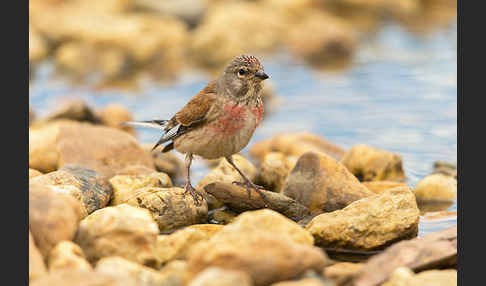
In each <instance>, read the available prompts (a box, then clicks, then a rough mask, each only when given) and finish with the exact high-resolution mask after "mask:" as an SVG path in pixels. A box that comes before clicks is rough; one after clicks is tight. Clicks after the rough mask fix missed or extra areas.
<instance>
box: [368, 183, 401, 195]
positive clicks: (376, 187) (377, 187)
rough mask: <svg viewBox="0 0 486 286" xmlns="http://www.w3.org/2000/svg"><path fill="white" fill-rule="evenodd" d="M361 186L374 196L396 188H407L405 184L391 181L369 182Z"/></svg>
mask: <svg viewBox="0 0 486 286" xmlns="http://www.w3.org/2000/svg"><path fill="white" fill-rule="evenodd" d="M363 185H364V186H365V187H367V188H368V190H370V191H372V192H373V193H375V194H381V193H383V192H384V191H386V190H389V189H393V188H397V187H405V188H407V187H408V185H407V184H405V183H399V182H393V181H369V182H363Z"/></svg>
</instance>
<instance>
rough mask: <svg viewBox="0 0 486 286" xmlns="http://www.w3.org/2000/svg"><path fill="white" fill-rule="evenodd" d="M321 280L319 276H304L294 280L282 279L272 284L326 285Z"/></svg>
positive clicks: (285, 285)
mask: <svg viewBox="0 0 486 286" xmlns="http://www.w3.org/2000/svg"><path fill="white" fill-rule="evenodd" d="M326 285H327V284H324V282H322V281H321V280H319V279H317V278H304V279H300V280H294V281H282V282H278V283H274V284H272V285H270V286H326Z"/></svg>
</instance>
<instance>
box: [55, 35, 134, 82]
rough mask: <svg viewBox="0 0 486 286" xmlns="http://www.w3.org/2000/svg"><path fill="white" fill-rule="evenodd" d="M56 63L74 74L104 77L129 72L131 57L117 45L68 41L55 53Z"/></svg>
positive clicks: (110, 77)
mask: <svg viewBox="0 0 486 286" xmlns="http://www.w3.org/2000/svg"><path fill="white" fill-rule="evenodd" d="M55 60H56V64H57V66H58V67H59V68H61V69H62V70H63V71H66V72H69V73H70V74H71V75H74V76H77V77H79V76H81V77H88V76H89V75H91V74H94V73H97V74H100V75H102V76H104V77H105V78H106V79H114V78H117V77H121V76H123V75H127V74H129V71H130V67H131V66H132V63H131V59H130V58H129V57H128V55H127V54H126V53H125V52H123V51H122V50H121V49H120V48H118V47H106V46H105V47H104V48H101V46H100V45H95V44H93V43H85V42H82V41H81V42H79V41H70V42H67V43H64V44H62V45H61V46H60V47H59V48H58V49H57V50H56V54H55Z"/></svg>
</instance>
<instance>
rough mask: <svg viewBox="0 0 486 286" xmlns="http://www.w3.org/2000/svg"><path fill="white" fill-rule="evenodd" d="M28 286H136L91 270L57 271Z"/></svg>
mask: <svg viewBox="0 0 486 286" xmlns="http://www.w3.org/2000/svg"><path fill="white" fill-rule="evenodd" d="M29 285H30V286H65V285H70V286H136V285H138V284H137V283H136V281H133V280H131V279H125V278H118V277H113V276H109V275H106V274H102V273H98V272H95V271H93V270H91V271H87V270H59V271H53V272H51V273H49V274H48V275H45V276H43V277H41V278H40V279H37V280H35V281H34V282H33V283H30V284H29Z"/></svg>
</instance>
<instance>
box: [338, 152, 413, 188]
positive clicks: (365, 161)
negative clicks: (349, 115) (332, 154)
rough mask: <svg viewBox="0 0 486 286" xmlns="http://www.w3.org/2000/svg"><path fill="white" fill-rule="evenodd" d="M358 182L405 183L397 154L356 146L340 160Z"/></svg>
mask: <svg viewBox="0 0 486 286" xmlns="http://www.w3.org/2000/svg"><path fill="white" fill-rule="evenodd" d="M341 163H342V164H343V165H344V166H346V168H348V170H349V171H350V172H351V173H353V174H354V175H355V176H356V177H358V179H359V180H360V181H397V182H402V181H405V178H406V177H405V173H404V172H403V167H402V158H401V157H400V155H398V154H394V153H392V152H388V151H385V150H380V149H376V148H373V147H370V146H368V145H356V146H354V147H353V148H351V150H349V151H348V152H347V153H346V154H345V155H344V157H343V158H342V160H341Z"/></svg>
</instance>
